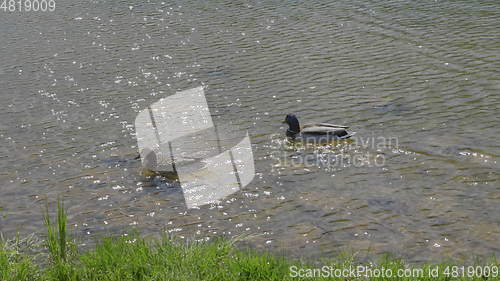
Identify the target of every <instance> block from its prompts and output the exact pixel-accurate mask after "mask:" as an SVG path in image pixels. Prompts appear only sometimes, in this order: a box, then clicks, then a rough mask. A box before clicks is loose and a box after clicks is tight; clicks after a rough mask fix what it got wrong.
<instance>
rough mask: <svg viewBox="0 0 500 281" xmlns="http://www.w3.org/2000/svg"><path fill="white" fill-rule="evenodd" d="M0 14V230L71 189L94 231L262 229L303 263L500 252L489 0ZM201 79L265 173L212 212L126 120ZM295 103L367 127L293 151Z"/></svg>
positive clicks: (79, 213)
mask: <svg viewBox="0 0 500 281" xmlns="http://www.w3.org/2000/svg"><path fill="white" fill-rule="evenodd" d="M0 13H1V15H0V34H1V37H0V38H1V39H0V50H1V54H2V56H0V106H1V108H2V110H1V111H0V118H1V120H2V121H1V122H0V138H1V139H2V144H1V146H0V148H1V150H0V159H1V162H0V188H1V189H0V231H1V232H3V233H4V234H7V235H13V234H14V233H16V232H21V233H30V232H43V225H42V218H41V211H42V210H43V208H44V204H45V203H44V202H45V198H49V200H50V202H54V201H55V200H56V199H57V197H58V196H63V198H64V201H65V203H66V206H67V207H68V211H69V214H70V216H69V219H70V222H71V228H72V231H73V232H74V233H75V234H76V236H77V237H78V239H79V241H82V243H88V242H90V241H92V240H93V238H94V237H95V236H96V235H97V236H98V235H102V234H105V233H123V232H127V231H130V229H131V228H134V227H135V228H137V229H139V230H140V231H141V232H142V233H145V234H155V235H157V234H160V233H162V232H167V233H172V234H176V235H178V236H181V237H185V238H190V239H191V238H194V239H205V238H206V237H210V236H214V235H226V236H230V237H232V236H236V235H241V234H251V236H250V237H248V238H247V239H248V240H247V241H248V244H250V245H252V246H254V247H258V248H270V249H273V250H276V251H280V252H281V251H283V250H284V251H285V252H286V253H289V254H290V255H294V256H306V257H322V256H328V255H332V254H335V253H338V252H340V251H343V250H351V251H356V252H358V256H359V257H361V258H364V257H371V256H372V255H375V254H378V253H382V252H392V253H394V254H395V255H396V256H402V257H405V258H408V259H409V260H410V261H413V262H423V261H432V260H437V261H439V260H442V259H443V258H450V257H451V258H457V259H470V258H472V256H489V255H492V254H496V255H499V254H500V244H499V243H498V241H499V239H500V219H499V218H500V204H499V203H500V188H499V184H498V182H499V168H500V167H499V166H500V165H499V163H498V161H499V156H500V145H499V142H498V136H499V133H500V127H499V125H498V124H499V118H498V112H499V105H500V98H499V88H500V87H499V85H500V84H499V79H498V73H499V52H498V47H499V44H498V38H499V30H500V21H499V20H498V19H499V18H500V6H499V4H498V2H496V1H473V2H470V1H418V3H417V2H416V1H335V2H333V1H265V2H264V1H263V2H260V1H259V2H257V1H251V2H249V3H246V4H243V3H234V2H233V1H216V4H211V5H207V4H201V3H198V1H176V2H175V3H172V2H169V1H165V2H161V1H157V2H152V1H148V2H145V3H142V2H141V3H140V4H136V5H131V4H130V3H129V2H126V1H118V2H113V3H111V2H105V1H92V2H90V3H83V2H75V3H63V2H57V7H56V11H55V12H52V13H48V12H47V13H41V12H38V13H30V12H23V13H7V12H3V11H0ZM200 85H204V86H205V93H206V95H207V100H208V103H209V105H210V107H211V110H212V113H213V114H214V115H216V117H214V120H215V122H216V123H217V124H230V123H231V124H232V125H236V126H238V127H239V129H240V130H241V132H242V134H244V132H245V130H248V131H249V133H250V136H251V138H252V143H253V149H254V157H255V165H256V169H257V176H256V177H255V179H254V181H253V182H252V183H251V184H250V185H249V186H247V187H246V188H245V189H244V191H242V192H239V193H237V194H235V195H234V196H231V197H229V198H227V199H226V200H225V201H224V202H222V204H220V205H218V206H206V207H202V208H201V209H199V210H197V209H194V210H187V209H186V207H185V206H184V202H183V197H182V192H181V190H180V189H179V188H176V187H175V185H173V184H172V183H171V182H169V181H165V180H161V179H155V180H153V181H151V180H148V179H146V178H144V177H143V176H141V174H140V163H139V161H138V160H134V157H135V156H136V154H137V147H136V142H135V137H134V126H133V124H134V119H135V116H136V114H137V113H138V112H139V111H140V110H142V109H143V108H145V107H146V106H147V105H149V104H151V103H153V102H155V101H157V100H158V99H159V98H161V97H164V96H168V95H171V94H173V93H175V92H176V91H178V90H184V89H188V88H191V87H197V86H200ZM289 112H294V113H296V114H297V115H298V116H299V118H300V120H304V121H311V122H313V121H321V122H331V123H337V124H348V125H350V126H351V130H352V131H355V132H356V138H355V139H354V140H353V141H352V142H344V143H339V144H337V145H336V146H329V147H319V148H317V147H316V148H315V147H301V146H297V145H296V146H293V145H291V144H288V143H286V141H285V139H284V137H283V136H284V127H283V126H282V124H281V122H282V121H283V120H284V116H285V114H286V113H289ZM338 155H341V156H342V158H336V157H338ZM356 157H363V158H362V159H363V160H362V161H361V160H359V159H361V158H356ZM324 159H327V161H326V164H325V161H323V160H324ZM328 159H330V160H331V159H334V161H330V160H328ZM356 159H358V160H356ZM356 161H357V162H356Z"/></svg>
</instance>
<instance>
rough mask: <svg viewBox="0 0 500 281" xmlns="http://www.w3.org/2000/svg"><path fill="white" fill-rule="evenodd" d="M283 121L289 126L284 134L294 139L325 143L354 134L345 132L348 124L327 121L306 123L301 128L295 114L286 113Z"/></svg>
mask: <svg viewBox="0 0 500 281" xmlns="http://www.w3.org/2000/svg"><path fill="white" fill-rule="evenodd" d="M283 123H286V124H288V127H289V128H288V129H287V131H286V136H287V137H288V138H290V139H291V140H294V141H301V142H313V143H325V142H331V141H335V140H344V139H348V138H350V137H352V136H353V135H354V134H353V133H348V132H347V130H346V129H348V128H349V127H348V126H343V125H334V124H328V123H317V124H306V125H304V126H303V127H302V128H301V127H300V123H299V120H298V119H297V116H295V114H287V116H286V118H285V121H284V122H283Z"/></svg>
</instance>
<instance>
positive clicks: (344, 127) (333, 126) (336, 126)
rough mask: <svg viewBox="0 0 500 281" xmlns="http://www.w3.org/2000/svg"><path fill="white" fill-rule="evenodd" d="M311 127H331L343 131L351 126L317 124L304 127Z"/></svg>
mask: <svg viewBox="0 0 500 281" xmlns="http://www.w3.org/2000/svg"><path fill="white" fill-rule="evenodd" d="M311 127H331V128H342V129H348V128H349V126H344V125H334V124H328V123H316V124H306V125H304V127H303V128H304V129H305V128H311Z"/></svg>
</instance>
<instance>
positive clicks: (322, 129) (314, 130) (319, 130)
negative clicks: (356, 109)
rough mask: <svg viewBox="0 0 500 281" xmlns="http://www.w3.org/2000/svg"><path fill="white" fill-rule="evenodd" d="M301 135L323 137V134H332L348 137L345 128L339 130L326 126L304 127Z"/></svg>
mask: <svg viewBox="0 0 500 281" xmlns="http://www.w3.org/2000/svg"><path fill="white" fill-rule="evenodd" d="M301 133H302V134H310V135H312V134H314V135H323V134H332V135H336V136H344V135H348V133H347V131H346V130H345V128H339V127H327V126H309V127H304V128H303V129H302V130H301Z"/></svg>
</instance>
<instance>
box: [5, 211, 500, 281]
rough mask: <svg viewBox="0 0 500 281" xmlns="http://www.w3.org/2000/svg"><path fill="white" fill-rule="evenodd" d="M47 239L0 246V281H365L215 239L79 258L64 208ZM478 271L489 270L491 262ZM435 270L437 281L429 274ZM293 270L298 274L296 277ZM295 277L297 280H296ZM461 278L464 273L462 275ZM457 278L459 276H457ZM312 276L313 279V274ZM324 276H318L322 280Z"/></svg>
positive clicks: (101, 249) (124, 240)
mask: <svg viewBox="0 0 500 281" xmlns="http://www.w3.org/2000/svg"><path fill="white" fill-rule="evenodd" d="M44 220H45V224H46V226H47V237H46V239H45V241H43V242H41V245H43V246H44V248H45V249H46V250H45V252H41V253H36V254H33V253H31V254H30V253H26V251H23V250H22V248H29V245H32V244H40V241H36V239H34V238H33V237H34V236H30V237H27V238H25V239H19V237H16V238H15V239H12V240H6V239H3V237H2V239H1V241H0V280H1V281H10V280H16V281H17V280H82V281H83V280H108V281H111V280H183V281H184V280H189V281H192V280H358V279H363V280H367V278H354V277H352V275H351V276H346V278H330V279H328V278H307V274H308V273H309V274H314V273H313V272H312V270H313V269H314V268H319V269H320V268H321V266H330V267H331V268H333V269H346V268H349V267H351V268H354V269H355V268H356V267H357V266H359V265H361V264H359V263H357V262H356V261H355V260H354V259H352V258H348V257H347V258H346V257H340V258H337V259H336V260H327V261H324V262H322V263H321V265H316V266H314V265H312V263H307V262H299V261H296V260H291V259H288V258H286V257H283V256H276V255H272V254H269V253H258V252H255V251H251V250H241V249H238V248H237V247H236V246H235V241H234V240H228V239H222V238H219V239H215V240H213V241H210V242H190V243H187V242H184V241H179V240H175V239H173V238H171V237H167V236H165V237H163V238H161V239H144V238H141V237H140V236H139V235H129V236H121V237H106V238H102V239H101V240H100V241H99V242H98V243H97V244H96V246H95V247H94V248H93V249H92V250H89V251H87V252H83V253H79V252H78V250H77V248H76V246H75V243H74V241H73V240H72V239H71V238H70V236H69V235H68V233H67V230H66V222H67V218H66V213H65V211H64V205H63V204H62V203H58V211H57V221H56V223H55V224H54V223H53V222H52V221H51V219H50V217H49V215H48V210H47V213H46V215H45V218H44ZM482 265H483V266H486V265H494V266H495V267H496V268H498V265H499V264H498V262H497V260H496V259H495V258H493V259H492V261H491V262H489V263H483V264H482ZM371 266H372V269H375V268H377V269H381V268H384V269H385V271H384V272H388V270H391V271H392V272H393V274H394V275H396V274H397V272H398V270H403V269H405V268H408V269H409V270H412V269H413V270H420V269H421V270H423V271H422V276H421V277H418V278H417V277H415V274H414V278H395V277H392V278H385V277H377V278H371V279H370V280H471V279H475V280H500V278H499V277H498V275H497V277H496V278H495V277H491V274H490V277H489V278H486V277H484V276H483V277H476V278H466V277H464V278H453V277H451V276H450V275H451V274H452V273H453V272H451V271H450V272H449V274H448V276H447V275H446V274H445V273H444V272H443V270H444V269H445V268H446V267H447V266H451V264H444V263H443V264H433V265H431V264H429V265H424V266H418V267H417V266H415V267H411V266H408V265H407V264H405V263H404V262H403V261H401V260H399V259H393V258H389V257H381V259H380V261H379V262H377V263H376V264H371ZM438 266H439V268H440V270H441V272H440V273H439V277H438V278H432V277H429V272H432V270H433V269H434V268H436V267H438ZM299 269H302V271H301V273H302V274H301V276H302V277H303V278H300V277H292V276H293V275H298V273H299ZM296 273H297V274H296ZM465 274H466V276H467V271H465ZM459 275H461V272H460V274H459ZM316 276H319V273H318V272H316ZM323 276H324V275H323Z"/></svg>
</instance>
